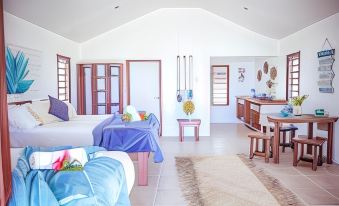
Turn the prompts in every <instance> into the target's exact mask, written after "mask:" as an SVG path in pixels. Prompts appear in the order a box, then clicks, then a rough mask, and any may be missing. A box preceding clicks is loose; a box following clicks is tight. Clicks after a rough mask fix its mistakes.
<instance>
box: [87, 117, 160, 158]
mask: <svg viewBox="0 0 339 206" xmlns="http://www.w3.org/2000/svg"><path fill="white" fill-rule="evenodd" d="M159 127H160V124H159V121H158V119H157V118H156V117H155V115H154V114H150V115H149V118H148V120H145V121H135V122H124V121H122V118H121V115H118V114H116V115H113V116H112V117H110V118H108V119H106V120H104V121H103V122H101V123H100V124H99V125H97V126H96V127H95V128H94V130H93V137H94V145H95V146H100V147H104V148H106V149H107V150H115V151H124V152H154V162H156V163H158V162H162V161H163V159H164V158H163V155H162V152H161V149H160V146H159V142H158V141H159Z"/></svg>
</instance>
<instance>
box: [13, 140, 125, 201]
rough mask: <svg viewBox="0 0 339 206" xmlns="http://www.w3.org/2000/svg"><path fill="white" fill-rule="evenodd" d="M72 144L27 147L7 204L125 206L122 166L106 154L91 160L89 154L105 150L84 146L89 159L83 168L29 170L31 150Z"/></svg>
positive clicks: (19, 161) (57, 148)
mask: <svg viewBox="0 0 339 206" xmlns="http://www.w3.org/2000/svg"><path fill="white" fill-rule="evenodd" d="M70 148H71V147H52V148H41V147H26V148H25V150H24V154H23V156H22V157H21V158H20V159H19V160H18V163H17V166H16V168H15V170H14V171H13V182H12V184H13V187H12V197H11V199H10V202H9V206H46V205H48V206H58V205H65V206H76V205H82V206H90V205H91V206H93V205H95V206H113V205H119V206H127V205H130V201H129V197H128V190H127V184H126V178H125V173H124V168H123V166H122V164H121V163H120V162H119V161H117V160H114V159H111V158H108V157H99V158H94V159H91V156H92V155H91V153H94V152H96V151H100V150H105V149H104V148H100V147H94V146H91V147H86V148H85V149H86V152H87V154H88V156H89V159H90V160H89V162H87V163H86V164H85V166H84V169H83V171H59V172H55V171H54V170H31V169H30V166H29V162H28V159H29V156H30V154H32V152H34V151H57V150H62V149H70Z"/></svg>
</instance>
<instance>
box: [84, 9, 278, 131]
mask: <svg viewBox="0 0 339 206" xmlns="http://www.w3.org/2000/svg"><path fill="white" fill-rule="evenodd" d="M277 48H278V47H277V40H273V39H270V38H267V37H264V36H262V35H259V34H257V33H254V32H252V31H249V30H247V29H245V28H243V27H240V26H238V25H236V24H234V23H232V22H230V21H227V20H225V19H224V18H221V17H219V16H216V15H214V14H211V13H209V12H207V11H205V10H202V9H161V10H157V11H155V12H152V13H150V14H148V15H146V16H143V17H141V18H139V19H137V20H135V21H132V22H130V23H128V24H125V25H123V26H121V27H119V28H117V29H114V30H112V31H110V32H107V33H104V34H102V35H100V36H98V37H96V38H94V39H91V40H89V41H87V42H85V43H83V44H82V45H81V53H82V55H81V58H82V59H89V60H90V59H160V60H161V61H162V92H163V97H162V98H163V125H164V127H163V135H165V136H172V135H173V136H174V135H177V134H178V126H177V122H176V119H177V118H180V117H184V116H185V115H184V113H183V112H182V104H179V103H177V101H176V56H177V55H178V54H180V55H189V54H192V55H193V57H194V99H193V100H194V102H195V104H196V105H195V106H196V112H195V113H194V114H193V117H197V118H201V119H202V125H201V135H206V136H208V135H209V134H210V125H209V123H210V88H209V85H210V72H209V71H210V57H211V56H276V55H277Z"/></svg>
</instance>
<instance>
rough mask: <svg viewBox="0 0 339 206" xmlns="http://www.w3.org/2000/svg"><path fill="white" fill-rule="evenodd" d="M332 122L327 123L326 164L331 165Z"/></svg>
mask: <svg viewBox="0 0 339 206" xmlns="http://www.w3.org/2000/svg"><path fill="white" fill-rule="evenodd" d="M332 150H333V122H330V123H328V140H327V164H332Z"/></svg>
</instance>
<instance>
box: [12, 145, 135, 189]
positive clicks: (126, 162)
mask: <svg viewBox="0 0 339 206" xmlns="http://www.w3.org/2000/svg"><path fill="white" fill-rule="evenodd" d="M22 151H23V148H11V165H12V170H13V169H14V168H15V166H16V162H17V161H18V158H19V157H20V156H21V153H22ZM100 156H105V157H110V158H112V159H116V160H118V161H119V162H121V164H122V166H123V167H124V170H125V176H126V182H127V188H128V192H129V193H130V192H131V190H132V187H133V184H134V180H135V171H134V165H133V162H132V160H131V158H130V157H129V156H128V154H127V153H125V152H120V151H100V152H96V153H95V157H100Z"/></svg>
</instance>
